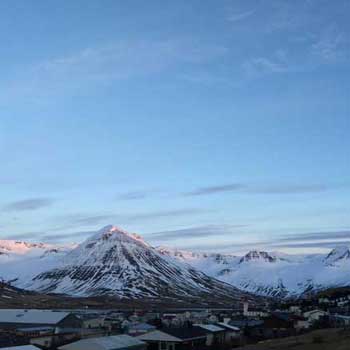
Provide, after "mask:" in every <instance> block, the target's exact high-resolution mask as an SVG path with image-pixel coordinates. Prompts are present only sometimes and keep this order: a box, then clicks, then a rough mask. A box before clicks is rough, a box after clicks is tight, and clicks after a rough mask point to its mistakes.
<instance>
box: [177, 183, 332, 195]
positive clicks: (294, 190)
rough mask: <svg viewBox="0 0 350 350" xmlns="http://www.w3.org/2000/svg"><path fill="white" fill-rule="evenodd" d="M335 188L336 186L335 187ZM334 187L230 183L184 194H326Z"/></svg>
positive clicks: (200, 188)
mask: <svg viewBox="0 0 350 350" xmlns="http://www.w3.org/2000/svg"><path fill="white" fill-rule="evenodd" d="M333 187H335V186H333ZM333 187H331V186H327V185H323V184H305V185H293V184H284V185H267V186H261V185H260V186H257V185H245V184H241V183H229V184H221V185H216V186H208V187H199V188H197V189H194V190H192V191H190V192H186V193H184V195H185V196H205V195H213V194H219V193H227V192H236V193H243V194H270V195H274V194H276V195H277V194H305V193H320V192H325V191H328V190H330V189H332V188H333Z"/></svg>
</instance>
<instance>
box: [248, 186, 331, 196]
mask: <svg viewBox="0 0 350 350" xmlns="http://www.w3.org/2000/svg"><path fill="white" fill-rule="evenodd" d="M330 189H331V188H330V187H329V186H326V185H322V184H308V185H274V186H260V187H259V186H258V187H254V186H252V187H251V188H250V189H249V192H252V193H257V194H259V193H262V194H304V193H319V192H325V191H328V190H330Z"/></svg>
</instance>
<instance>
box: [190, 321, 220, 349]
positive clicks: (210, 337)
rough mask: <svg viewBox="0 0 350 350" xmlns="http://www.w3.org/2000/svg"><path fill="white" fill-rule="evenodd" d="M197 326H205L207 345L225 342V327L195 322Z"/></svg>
mask: <svg viewBox="0 0 350 350" xmlns="http://www.w3.org/2000/svg"><path fill="white" fill-rule="evenodd" d="M195 326H197V327H200V328H203V329H204V330H205V331H207V341H206V345H207V346H213V345H219V344H224V343H225V333H226V330H225V328H223V327H220V326H217V325H215V324H195Z"/></svg>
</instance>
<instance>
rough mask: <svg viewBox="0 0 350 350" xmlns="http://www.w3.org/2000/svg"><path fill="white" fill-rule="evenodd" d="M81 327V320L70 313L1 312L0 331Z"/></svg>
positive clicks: (44, 311)
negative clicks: (27, 328)
mask: <svg viewBox="0 0 350 350" xmlns="http://www.w3.org/2000/svg"><path fill="white" fill-rule="evenodd" d="M43 326H50V327H61V328H66V327H68V328H72V327H80V326H81V320H79V318H78V317H76V316H75V315H73V314H72V313H69V312H62V311H51V310H17V309H3V310H0V329H7V330H9V329H17V328H22V329H23V328H25V327H43Z"/></svg>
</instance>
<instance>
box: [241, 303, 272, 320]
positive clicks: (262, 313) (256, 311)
mask: <svg viewBox="0 0 350 350" xmlns="http://www.w3.org/2000/svg"><path fill="white" fill-rule="evenodd" d="M268 315H269V313H268V312H267V311H266V310H264V309H261V308H257V307H249V304H248V302H245V303H244V304H243V316H245V317H266V316H268Z"/></svg>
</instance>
